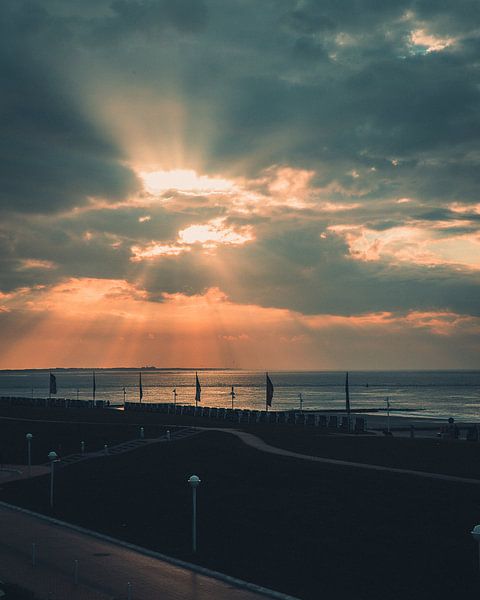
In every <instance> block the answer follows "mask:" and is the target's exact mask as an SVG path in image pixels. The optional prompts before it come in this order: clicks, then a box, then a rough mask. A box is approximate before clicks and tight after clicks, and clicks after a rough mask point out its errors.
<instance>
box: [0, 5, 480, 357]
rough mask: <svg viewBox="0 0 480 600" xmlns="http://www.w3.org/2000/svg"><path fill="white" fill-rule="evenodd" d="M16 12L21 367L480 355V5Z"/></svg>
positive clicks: (6, 176) (12, 313) (12, 261)
mask: <svg viewBox="0 0 480 600" xmlns="http://www.w3.org/2000/svg"><path fill="white" fill-rule="evenodd" d="M0 13H1V19H0V33H1V36H0V51H1V54H0V73H1V76H2V81H3V94H2V102H1V105H0V114H1V116H2V136H1V139H0V153H1V156H2V160H1V166H0V210H1V216H2V218H1V221H0V249H1V253H0V264H1V279H0V311H1V313H0V318H1V320H2V324H3V331H4V340H5V343H4V344H3V345H2V349H1V350H0V365H1V366H8V367H13V366H29V365H33V362H35V360H37V363H38V360H40V359H35V358H34V357H35V352H34V351H33V347H34V340H35V339H36V336H38V335H41V336H43V337H45V335H46V333H45V332H46V329H45V327H46V324H50V325H51V327H50V328H49V329H48V331H55V332H58V333H57V335H58V337H59V339H56V338H55V340H52V341H51V343H48V344H46V346H45V348H46V350H45V353H43V355H42V357H41V360H42V361H43V362H42V364H40V363H38V364H37V363H35V365H34V366H48V365H53V364H58V365H60V364H71V363H68V357H69V356H71V361H73V362H74V363H75V364H78V365H82V364H86V363H88V362H89V360H90V358H91V357H92V356H94V357H95V361H96V364H98V365H108V364H113V363H114V362H115V363H116V364H127V363H128V362H130V363H132V362H133V363H139V362H143V363H148V364H152V363H155V362H158V364H159V365H160V364H169V365H173V364H179V365H187V364H189V365H192V364H194V363H196V364H199V365H202V366H213V365H216V366H223V365H225V366H231V365H232V364H233V362H234V363H235V364H236V365H237V366H249V367H255V366H258V367H259V368H262V367H264V366H268V367H276V366H277V367H279V366H281V367H284V368H287V367H289V366H292V367H296V368H300V367H302V366H308V367H309V368H314V367H318V368H322V367H325V368H327V367H328V368H335V367H338V368H344V367H349V368H352V367H363V368H368V367H370V368H375V367H380V366H382V367H385V368H393V367H398V368H400V367H402V366H409V367H412V366H419V367H421V366H426V367H427V366H428V367H435V366H439V367H448V366H455V367H461V366H465V367H470V366H474V365H475V360H476V359H475V352H476V351H478V346H477V347H476V345H475V342H474V339H473V337H472V333H474V332H477V331H478V318H479V316H480V315H479V310H478V297H479V271H480V235H479V230H478V223H479V220H480V198H479V173H480V169H479V166H480V165H479V162H480V147H479V143H478V140H479V135H480V110H479V108H480V106H479V83H480V82H479V73H478V59H477V57H478V52H479V50H480V34H479V31H480V27H479V26H480V7H479V5H478V3H476V2H473V1H471V0H460V1H459V2H456V3H450V4H448V3H447V4H445V3H438V2H432V1H426V0H425V1H421V0H418V1H407V0H405V1H402V0H400V1H396V2H389V1H385V2H381V3H379V2H376V1H373V0H363V1H361V2H357V1H355V2H354V1H353V0H352V1H348V0H347V1H345V2H341V3H339V2H333V1H327V0H323V1H320V0H318V1H309V0H303V1H302V0H295V1H294V0H280V1H278V0H277V1H275V2H274V1H273V0H272V1H270V0H266V1H264V2H253V0H223V1H220V0H175V1H173V0H113V1H112V0H96V1H95V2H93V1H85V2H82V3H78V2H71V1H66V0H61V1H60V0H42V1H40V0H38V1H35V0H29V1H28V2H22V1H19V0H15V1H14V0H4V2H2V5H1V7H0ZM112 290H117V291H116V292H115V291H113V292H112ZM118 290H121V294H120V293H119V292H118ZM119 294H120V296H119ZM120 297H121V298H120ZM62 298H65V302H62V301H61V299H62ZM119 298H120V299H119ZM69 303H71V306H70V308H68V305H69ZM109 307H110V308H111V311H110V312H109V310H108V309H109ZM86 314H88V315H89V318H88V319H86V317H85V315H86ZM139 315H143V317H140V316H139ZM182 315H187V317H188V318H187V317H186V318H185V320H183V321H182ZM192 315H193V316H192ZM195 315H196V321H195V318H193V317H194V316H195ZM139 319H140V320H139ZM142 319H143V320H142ZM87 322H88V328H89V332H88V333H86V332H85V327H87ZM152 322H155V323H156V324H155V326H151V327H150V325H149V323H150V324H151V323H152ZM107 323H108V326H107ZM116 323H117V324H118V327H117V329H116V325H115V324H116ZM174 325H175V326H174ZM149 327H150V329H151V330H150V329H149ZM120 330H121V331H122V332H121V333H120ZM188 331H194V332H195V342H194V344H193V346H194V347H193V346H192V344H191V343H190V341H189V338H188ZM66 332H69V333H68V338H69V339H68V344H70V343H71V339H72V336H73V338H74V339H75V338H76V339H77V340H81V339H82V340H83V342H82V343H80V342H79V345H78V347H77V350H76V351H75V352H73V351H71V350H69V353H66V348H67V345H68V344H67V340H66V336H67V333H66ZM95 332H96V338H95V335H94V333H95ZM112 332H115V334H114V333H112ZM150 334H151V336H153V337H148V336H149V335H150ZM82 336H83V337H82ZM119 336H120V337H122V339H130V341H131V344H130V350H131V349H132V348H137V350H136V351H135V352H133V353H132V352H130V353H129V354H128V356H127V354H125V355H124V357H123V359H122V356H121V355H117V354H115V353H114V352H113V351H112V350H111V347H112V346H113V345H114V344H116V345H118V340H119ZM145 336H147V338H148V340H150V341H149V342H148V344H142V343H140V340H144V338H145ZM95 339H96V342H95ZM152 340H155V342H153V341H152ZM167 341H168V343H169V344H170V347H171V348H175V349H176V350H175V352H176V353H173V354H172V355H171V358H169V356H168V354H165V353H163V351H162V352H161V351H160V350H158V352H156V351H155V348H156V347H159V346H162V344H163V345H165V343H166V342H167ZM95 343H96V344H97V348H96V350H95V352H93V351H92V347H93V346H94V345H95ZM262 343H264V351H262ZM139 348H142V351H140V350H139ZM146 348H148V352H147V354H145V351H146V350H145V349H146ZM202 348H203V350H204V351H203V353H202ZM387 348H388V351H387ZM107 350H108V351H107ZM37 356H38V354H37ZM22 357H23V358H22ZM252 357H254V358H255V357H256V358H255V360H253V358H252ZM32 361H33V362H32ZM255 361H256V362H257V363H258V364H257V365H256V364H254V363H255Z"/></svg>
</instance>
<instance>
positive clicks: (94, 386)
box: [92, 371, 97, 401]
mask: <svg viewBox="0 0 480 600" xmlns="http://www.w3.org/2000/svg"><path fill="white" fill-rule="evenodd" d="M92 385H93V388H92V390H93V400H94V401H95V393H96V391H97V383H96V381H95V371H94V372H93V384H92Z"/></svg>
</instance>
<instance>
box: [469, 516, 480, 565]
mask: <svg viewBox="0 0 480 600" xmlns="http://www.w3.org/2000/svg"><path fill="white" fill-rule="evenodd" d="M470 533H471V534H472V537H473V539H474V540H475V541H476V542H477V544H478V560H479V563H478V566H479V568H480V525H475V527H474V528H473V529H472V531H471V532H470Z"/></svg>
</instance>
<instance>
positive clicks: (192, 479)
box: [188, 475, 201, 553]
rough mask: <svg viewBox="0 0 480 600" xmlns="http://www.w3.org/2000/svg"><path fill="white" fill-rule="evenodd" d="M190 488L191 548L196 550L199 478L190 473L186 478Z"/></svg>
mask: <svg viewBox="0 0 480 600" xmlns="http://www.w3.org/2000/svg"><path fill="white" fill-rule="evenodd" d="M188 483H189V484H190V487H191V488H192V550H193V552H194V553H195V552H196V551H197V487H198V486H199V485H200V483H201V481H200V478H199V477H197V476H196V475H192V476H191V477H189V479H188Z"/></svg>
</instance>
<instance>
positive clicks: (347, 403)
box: [345, 371, 351, 431]
mask: <svg viewBox="0 0 480 600" xmlns="http://www.w3.org/2000/svg"><path fill="white" fill-rule="evenodd" d="M345 410H346V412H347V418H348V431H350V429H351V423H350V390H349V386H348V371H347V372H346V374H345Z"/></svg>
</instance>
